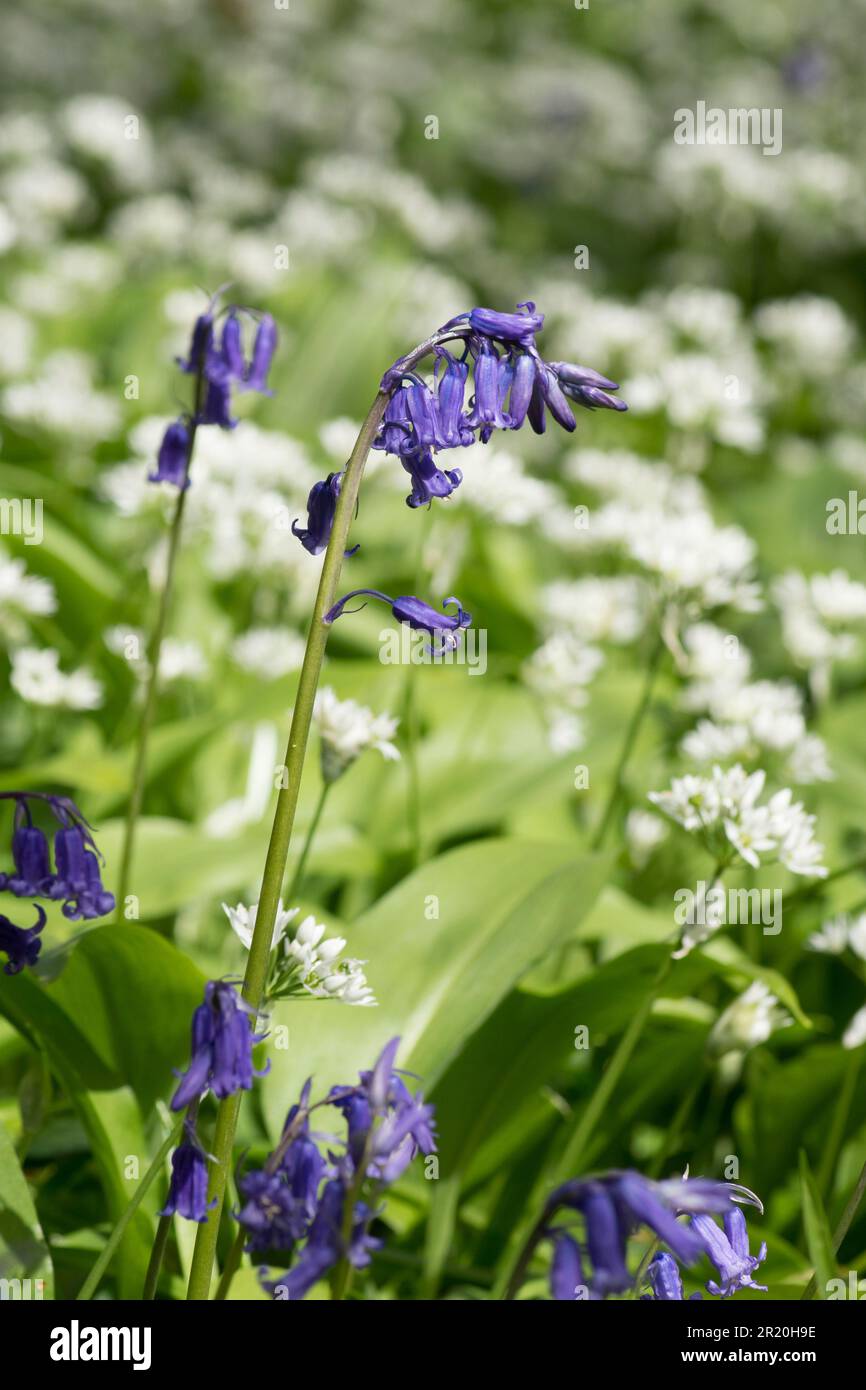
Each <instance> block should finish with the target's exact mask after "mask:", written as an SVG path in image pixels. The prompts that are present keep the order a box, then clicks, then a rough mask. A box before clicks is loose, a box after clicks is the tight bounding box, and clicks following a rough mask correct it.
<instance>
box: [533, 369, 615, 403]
mask: <svg viewBox="0 0 866 1390" xmlns="http://www.w3.org/2000/svg"><path fill="white" fill-rule="evenodd" d="M547 365H548V366H549V368H550V370H551V371H552V372H553V374H554V376H555V377H556V378H557V380H558V382H559V385H560V387H561V388H562V390H563V391H564V393H565V395H566V396H569V397H570V398H571V399H572V400H573V401H576V402H577V404H578V405H582V406H585V407H586V408H587V409H588V410H595V409H598V408H601V409H603V410H627V409H628V406H627V405H626V403H625V401H619V400H616V398H615V397H614V396H610V395H608V392H609V391H618V390H619V386H618V384H617V382H615V381H611V380H610V379H609V378H608V377H606V376H602V375H601V373H600V372H596V371H593V369H592V367H579V366H578V365H577V363H575V362H548V364H547Z"/></svg>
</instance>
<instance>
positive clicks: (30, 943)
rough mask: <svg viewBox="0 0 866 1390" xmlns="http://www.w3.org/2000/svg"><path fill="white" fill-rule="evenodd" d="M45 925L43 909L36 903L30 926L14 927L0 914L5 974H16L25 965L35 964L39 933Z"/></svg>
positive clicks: (0, 945) (1, 948)
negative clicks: (34, 914) (33, 918)
mask: <svg viewBox="0 0 866 1390" xmlns="http://www.w3.org/2000/svg"><path fill="white" fill-rule="evenodd" d="M44 926H45V909H44V908H42V907H40V906H39V904H38V903H37V904H36V922H35V924H34V925H33V926H32V927H16V925H15V923H14V922H10V920H9V918H8V917H4V916H2V915H0V951H2V952H3V953H4V955H6V956H7V957H8V959H7V962H6V964H5V965H4V967H3V972H4V974H6V975H17V974H18V973H19V972H20V971H22V970H23V969H24V967H25V965H35V964H36V961H37V959H38V957H39V952H40V951H41V950H42V942H41V940H40V938H39V933H40V932H41V930H42V928H43V927H44Z"/></svg>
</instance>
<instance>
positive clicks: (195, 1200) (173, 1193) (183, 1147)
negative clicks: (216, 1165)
mask: <svg viewBox="0 0 866 1390" xmlns="http://www.w3.org/2000/svg"><path fill="white" fill-rule="evenodd" d="M216 1204H217V1199H216V1197H214V1199H213V1201H212V1202H210V1203H209V1202H208V1199H207V1158H206V1155H205V1154H204V1152H203V1151H202V1149H201V1148H200V1147H199V1145H198V1142H197V1141H196V1138H195V1136H194V1135H189V1136H188V1137H186V1138H185V1139H184V1141H183V1143H182V1144H178V1146H177V1148H176V1149H175V1151H174V1153H173V1154H172V1156H171V1184H170V1186H169V1189H168V1197H167V1199H166V1203H165V1206H164V1207H163V1209H162V1211H161V1212H160V1213H159V1214H160V1216H183V1217H185V1218H186V1220H187V1221H199V1222H201V1221H207V1214H208V1212H209V1211H210V1210H211V1208H212V1207H215V1206H216Z"/></svg>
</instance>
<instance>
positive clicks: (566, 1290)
mask: <svg viewBox="0 0 866 1390" xmlns="http://www.w3.org/2000/svg"><path fill="white" fill-rule="evenodd" d="M738 1202H749V1203H752V1204H754V1205H755V1206H756V1207H758V1209H759V1210H761V1203H760V1202H759V1201H758V1198H757V1197H756V1196H755V1195H754V1193H752V1192H749V1190H748V1189H747V1188H744V1187H740V1186H738V1185H737V1184H734V1183H725V1182H715V1181H713V1180H711V1179H709V1178H688V1177H686V1178H681V1179H677V1178H672V1179H669V1180H667V1181H664V1182H652V1181H650V1179H648V1178H645V1177H643V1176H642V1174H640V1173H636V1172H631V1171H614V1172H611V1173H605V1174H602V1175H600V1176H599V1177H594V1178H579V1179H576V1180H574V1181H572V1182H567V1183H564V1184H563V1185H562V1186H561V1187H558V1188H557V1189H556V1191H555V1192H553V1193H552V1194H551V1197H550V1200H549V1202H548V1204H547V1211H546V1222H547V1229H546V1233H547V1235H548V1237H549V1238H550V1240H552V1242H553V1260H552V1263H551V1268H550V1287H551V1293H552V1295H553V1297H554V1299H557V1300H562V1301H565V1300H570V1299H591V1300H598V1299H604V1298H607V1297H608V1296H609V1295H617V1294H624V1293H627V1292H630V1291H632V1290H634V1288H635V1283H636V1278H640V1274H638V1275H637V1276H636V1275H634V1274H632V1273H631V1272H630V1271H629V1268H628V1265H627V1260H626V1256H627V1242H628V1238H629V1236H630V1235H631V1233H632V1232H633V1231H635V1230H637V1229H638V1227H640V1226H647V1227H649V1229H650V1230H651V1231H652V1232H653V1233H654V1234H655V1236H656V1237H657V1239H658V1240H660V1241H663V1242H664V1244H665V1245H666V1246H667V1247H668V1249H667V1250H665V1251H660V1252H659V1253H658V1254H657V1255H656V1256H655V1257H654V1258H653V1260H652V1261H651V1262H650V1265H649V1268H648V1270H647V1275H646V1278H647V1280H648V1282H649V1286H650V1289H651V1292H650V1293H646V1294H643V1295H642V1297H644V1298H648V1299H650V1300H670V1299H681V1298H683V1284H682V1277H681V1275H680V1270H679V1265H685V1266H689V1265H694V1264H695V1263H696V1262H697V1261H698V1260H699V1259H701V1257H702V1256H704V1255H708V1256H709V1258H710V1259H711V1261H712V1262H713V1264H714V1265H715V1266H716V1269H717V1271H718V1280H717V1281H716V1280H712V1279H711V1280H710V1281H709V1282H708V1283H707V1285H706V1287H707V1290H708V1292H709V1293H711V1294H714V1295H715V1296H716V1297H720V1298H730V1297H731V1296H732V1295H733V1294H735V1293H736V1292H737V1290H738V1289H743V1288H755V1289H761V1288H763V1287H764V1286H763V1285H761V1284H756V1283H755V1281H754V1279H753V1277H752V1276H753V1274H754V1272H755V1270H756V1269H757V1268H758V1266H759V1265H760V1264H761V1263H762V1261H763V1260H764V1259H765V1257H766V1254H767V1247H766V1245H763V1244H762V1245H761V1247H760V1249H759V1251H758V1253H757V1255H752V1254H751V1253H750V1250H749V1238H748V1233H747V1230H746V1219H745V1217H744V1216H743V1213H742V1211H741V1210H740V1207H739V1206H738V1205H737V1203H738ZM572 1213H574V1214H575V1215H577V1216H579V1217H581V1218H582V1223H583V1231H582V1237H581V1238H578V1236H576V1235H575V1234H573V1232H572V1230H571V1229H569V1228H568V1227H566V1226H565V1225H562V1224H559V1223H560V1222H561V1221H562V1218H563V1217H564V1216H570V1215H571V1214H572ZM716 1216H721V1217H722V1225H721V1226H720V1225H719V1224H718V1222H717V1221H716V1219H715V1218H716ZM681 1217H685V1218H686V1219H685V1220H684V1221H683V1220H680V1218H681ZM556 1218H559V1221H556ZM587 1258H588V1260H589V1262H590V1265H591V1271H588V1270H587V1269H586V1267H585V1262H586V1259H587ZM678 1262H679V1263H678ZM691 1297H693V1298H700V1294H692V1295H691Z"/></svg>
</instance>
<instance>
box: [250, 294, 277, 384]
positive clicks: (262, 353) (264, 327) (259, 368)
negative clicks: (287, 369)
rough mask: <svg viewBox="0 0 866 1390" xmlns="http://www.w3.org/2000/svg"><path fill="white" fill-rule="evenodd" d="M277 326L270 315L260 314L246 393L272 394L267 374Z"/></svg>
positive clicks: (273, 350) (272, 353) (275, 346)
mask: <svg viewBox="0 0 866 1390" xmlns="http://www.w3.org/2000/svg"><path fill="white" fill-rule="evenodd" d="M277 338H278V335H277V325H276V323H275V322H274V319H273V317H272V315H271V314H262V317H261V319H260V320H259V326H258V328H257V330H256V337H255V342H254V343H253V356H252V361H251V362H250V367H249V371H248V373H247V380H246V387H247V390H248V391H261V393H262V394H263V395H265V396H270V395H272V394H273V393H272V392H271V391H269V390H268V372H269V371H270V369H271V362H272V360H273V356H274V353H275V351H276V348H277Z"/></svg>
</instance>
